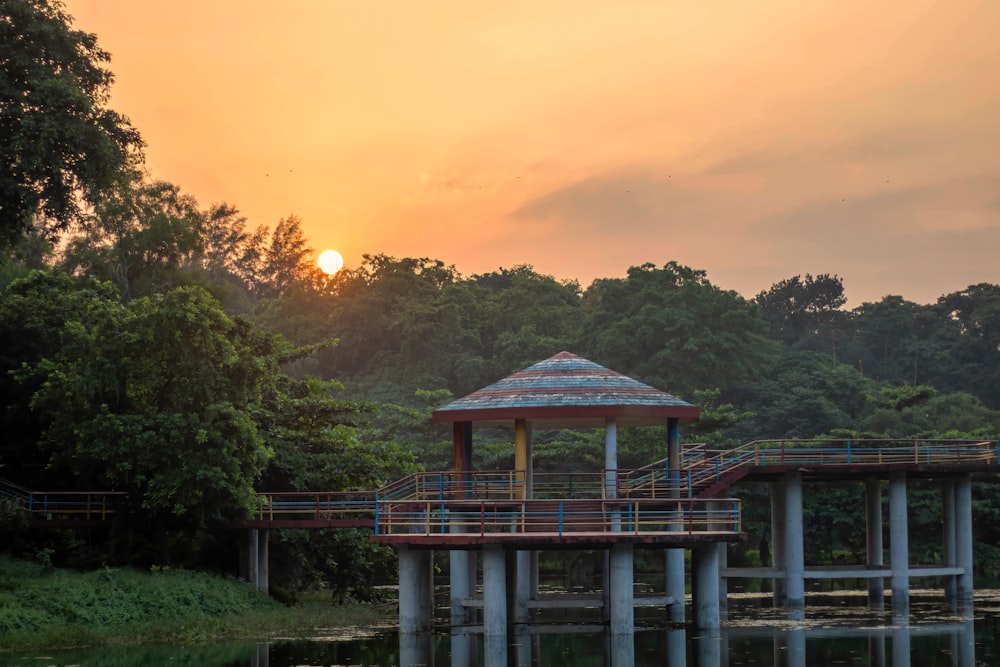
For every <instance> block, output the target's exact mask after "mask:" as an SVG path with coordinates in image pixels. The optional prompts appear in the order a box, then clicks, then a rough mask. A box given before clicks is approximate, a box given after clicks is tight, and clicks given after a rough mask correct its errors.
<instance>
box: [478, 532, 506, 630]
mask: <svg viewBox="0 0 1000 667" xmlns="http://www.w3.org/2000/svg"><path fill="white" fill-rule="evenodd" d="M483 634H485V635H486V636H487V637H501V636H502V637H506V636H507V558H506V555H505V554H504V550H503V547H501V546H499V545H488V546H486V547H484V548H483Z"/></svg>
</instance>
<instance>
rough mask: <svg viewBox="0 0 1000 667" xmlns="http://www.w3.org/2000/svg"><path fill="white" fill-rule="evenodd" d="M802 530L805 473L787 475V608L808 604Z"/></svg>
mask: <svg viewBox="0 0 1000 667" xmlns="http://www.w3.org/2000/svg"><path fill="white" fill-rule="evenodd" d="M804 540H805V537H804V534H803V527H802V473H800V472H789V473H785V534H784V542H785V549H784V553H785V604H784V606H785V607H788V608H791V609H801V608H803V607H804V606H805V603H806V589H805V570H806V565H805V544H804Z"/></svg>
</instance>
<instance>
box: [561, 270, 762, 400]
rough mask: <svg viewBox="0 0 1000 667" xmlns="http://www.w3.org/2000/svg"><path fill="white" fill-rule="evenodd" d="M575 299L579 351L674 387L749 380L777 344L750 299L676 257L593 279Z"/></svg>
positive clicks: (681, 388) (690, 388) (686, 390)
mask: <svg viewBox="0 0 1000 667" xmlns="http://www.w3.org/2000/svg"><path fill="white" fill-rule="evenodd" d="M583 301H584V305H583V308H584V314H585V320H584V325H583V333H582V335H581V339H580V341H579V346H580V348H581V349H582V353H583V354H584V356H587V357H588V358H590V359H593V360H594V361H597V362H598V363H601V364H603V365H605V366H607V367H609V368H611V369H613V370H616V371H618V372H620V373H625V374H626V375H631V376H633V377H635V378H637V379H639V380H642V381H643V382H646V383H648V384H650V385H652V386H654V387H657V388H660V389H665V390H667V391H672V392H675V393H680V394H682V395H683V394H684V393H688V394H689V395H690V392H692V391H693V390H695V389H708V388H712V387H716V388H719V389H722V390H723V391H725V390H726V389H727V388H728V387H730V386H732V385H734V384H739V383H741V382H747V381H750V380H752V379H754V378H755V377H757V376H758V375H759V374H760V373H761V372H762V370H763V369H764V367H765V366H766V364H768V363H769V362H770V360H771V359H772V358H773V356H774V354H775V353H776V351H777V346H776V344H775V343H773V342H772V341H770V340H768V337H767V324H766V323H765V322H764V321H763V320H761V318H760V315H759V314H758V312H757V306H756V304H753V303H750V302H748V301H746V300H745V299H743V297H741V296H740V295H738V294H737V293H736V292H733V291H726V290H722V289H719V288H718V287H715V286H714V285H712V284H711V283H710V282H709V281H708V279H707V277H706V275H705V272H704V271H698V270H695V269H691V268H688V267H686V266H681V265H679V264H677V263H676V262H669V263H668V264H666V265H664V266H663V268H662V269H660V268H657V267H655V266H654V265H653V264H645V265H643V266H633V267H632V268H630V269H629V271H628V277H627V278H626V279H624V280H622V279H617V278H615V279H607V278H606V279H599V280H595V281H594V283H593V284H592V285H591V286H590V287H589V288H588V289H587V291H586V292H585V293H584V297H583Z"/></svg>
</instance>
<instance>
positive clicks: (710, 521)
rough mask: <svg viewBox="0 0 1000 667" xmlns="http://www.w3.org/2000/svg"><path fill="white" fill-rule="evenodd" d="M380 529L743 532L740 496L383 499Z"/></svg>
mask: <svg viewBox="0 0 1000 667" xmlns="http://www.w3.org/2000/svg"><path fill="white" fill-rule="evenodd" d="M376 513H377V516H378V521H377V523H376V529H375V530H376V535H408V536H420V535H423V536H430V535H442V534H449V533H461V534H465V535H469V534H478V535H494V534H509V535H528V534H536V535H537V534H552V535H567V534H582V533H586V534H594V533H625V534H644V535H649V534H656V535H668V534H674V535H677V534H688V535H691V534H699V533H712V534H738V533H740V532H741V531H742V524H741V506H740V500H739V499H737V498H726V499H711V500H701V499H681V500H670V501H667V500H654V499H649V498H641V499H632V500H626V499H621V500H619V499H615V500H583V499H574V500H510V501H505V500H439V501H432V500H423V501H412V502H402V503H401V502H395V501H386V500H379V501H378V503H377V509H376Z"/></svg>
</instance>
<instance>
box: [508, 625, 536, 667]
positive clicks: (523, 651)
mask: <svg viewBox="0 0 1000 667" xmlns="http://www.w3.org/2000/svg"><path fill="white" fill-rule="evenodd" d="M509 644H510V645H511V646H513V647H514V650H515V651H516V655H515V658H514V661H515V663H516V664H517V665H525V667H530V666H531V664H532V662H531V634H530V633H529V632H528V628H527V626H524V625H519V626H517V627H516V628H515V629H514V637H513V641H512V642H509Z"/></svg>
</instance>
